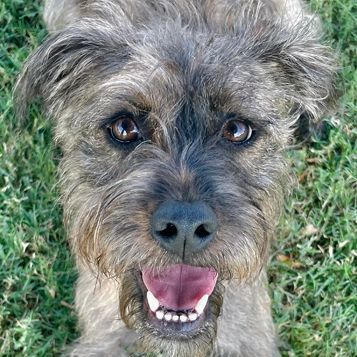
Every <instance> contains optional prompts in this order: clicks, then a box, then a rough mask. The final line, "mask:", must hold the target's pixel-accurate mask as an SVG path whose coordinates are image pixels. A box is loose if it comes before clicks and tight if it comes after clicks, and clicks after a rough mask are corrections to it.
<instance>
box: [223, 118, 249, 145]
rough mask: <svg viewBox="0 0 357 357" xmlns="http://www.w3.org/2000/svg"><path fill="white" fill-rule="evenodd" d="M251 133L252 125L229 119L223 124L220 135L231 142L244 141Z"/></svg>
mask: <svg viewBox="0 0 357 357" xmlns="http://www.w3.org/2000/svg"><path fill="white" fill-rule="evenodd" d="M252 134H253V129H252V127H251V126H250V125H249V124H247V123H245V122H243V121H240V120H229V121H227V122H226V123H225V124H224V127H223V132H222V136H223V137H224V138H225V139H227V140H229V141H231V142H233V143H238V144H241V143H244V142H246V141H248V140H249V139H250V138H251V137H252Z"/></svg>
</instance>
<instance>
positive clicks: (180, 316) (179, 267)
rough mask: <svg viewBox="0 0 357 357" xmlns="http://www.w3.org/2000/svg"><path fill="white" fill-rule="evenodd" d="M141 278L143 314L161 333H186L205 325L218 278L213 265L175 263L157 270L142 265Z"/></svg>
mask: <svg viewBox="0 0 357 357" xmlns="http://www.w3.org/2000/svg"><path fill="white" fill-rule="evenodd" d="M141 278H142V280H143V283H144V284H143V285H144V287H145V288H146V289H145V290H144V292H143V293H144V294H143V295H144V299H143V300H144V303H143V308H144V310H145V312H146V317H147V319H148V322H149V323H150V324H151V325H152V326H153V327H154V328H155V329H157V330H158V331H159V333H160V334H162V335H164V336H169V337H170V338H174V337H175V336H177V335H179V336H180V337H185V336H186V337H189V336H192V335H194V334H196V333H197V331H198V330H200V329H202V328H203V327H204V324H205V321H206V319H207V318H208V317H209V315H210V314H209V297H210V295H211V294H212V292H213V290H214V288H215V285H216V281H217V273H216V272H215V271H214V270H213V269H209V268H201V267H193V266H189V265H183V264H176V265H172V266H169V267H167V268H165V269H160V270H157V271H155V270H150V269H144V270H143V271H141Z"/></svg>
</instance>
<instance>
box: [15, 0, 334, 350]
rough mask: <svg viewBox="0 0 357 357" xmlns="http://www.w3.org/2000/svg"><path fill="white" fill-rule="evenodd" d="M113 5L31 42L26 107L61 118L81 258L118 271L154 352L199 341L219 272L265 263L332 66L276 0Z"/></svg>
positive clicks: (66, 194) (126, 309) (208, 331)
mask: <svg viewBox="0 0 357 357" xmlns="http://www.w3.org/2000/svg"><path fill="white" fill-rule="evenodd" d="M106 3H108V4H110V3H111V2H110V1H107V2H106ZM162 3H163V4H164V3H166V2H162ZM185 3H186V2H182V4H185ZM111 5H112V6H109V5H108V6H105V7H103V8H101V9H99V8H93V9H92V10H91V8H88V9H87V15H86V17H84V18H82V19H80V20H78V21H77V22H76V23H75V24H73V25H69V26H68V27H66V28H64V29H63V30H61V31H60V32H57V33H55V34H53V35H52V36H50V37H49V38H48V39H47V40H46V41H45V42H44V43H43V44H42V45H41V46H40V47H39V48H38V49H37V51H36V52H35V53H34V54H33V55H32V56H31V57H30V59H29V60H28V62H27V64H26V66H25V69H24V72H23V75H22V77H21V79H20V81H19V83H18V87H17V92H18V98H19V99H20V100H19V103H20V104H22V105H24V104H26V103H28V102H29V101H30V100H31V99H32V98H33V97H34V96H40V97H41V98H42V100H43V105H44V108H45V109H46V112H47V114H48V116H50V117H52V118H53V119H54V122H55V137H56V140H57V142H58V143H59V145H60V146H61V148H62V151H63V159H62V163H61V166H60V174H61V182H62V192H63V203H64V208H65V215H66V222H67V223H68V227H69V231H70V237H71V244H72V247H73V249H74V252H75V253H76V256H77V257H78V259H79V263H80V264H86V265H88V266H89V267H90V268H91V269H93V270H94V271H95V272H99V273H103V274H106V275H107V276H109V277H112V278H116V279H118V282H119V290H120V293H119V297H120V302H119V304H120V314H121V317H122V319H123V320H124V321H125V322H126V324H127V325H128V326H130V327H132V328H134V329H137V330H138V331H140V333H141V335H142V336H143V338H144V340H145V343H146V344H147V345H149V346H151V349H156V350H160V349H161V348H163V347H164V346H166V343H169V345H167V346H170V348H169V350H170V349H171V350H175V349H177V351H179V349H182V350H183V349H188V350H189V351H196V352H197V351H204V350H205V349H206V348H207V346H209V345H210V344H211V341H212V337H213V336H214V335H215V333H216V319H217V317H218V315H219V312H220V307H221V305H222V289H223V286H224V284H225V282H227V281H229V280H230V279H236V280H237V281H241V282H243V281H247V280H252V279H254V278H255V277H256V276H257V275H258V274H259V272H260V271H261V269H262V267H263V266H264V264H265V262H266V258H267V250H268V246H269V241H270V239H271V237H272V235H273V231H274V226H275V224H276V221H277V218H278V215H279V212H280V208H281V204H282V198H283V194H284V191H285V188H286V187H287V186H288V176H289V175H288V171H289V170H288V169H287V166H286V163H285V161H284V159H283V152H284V149H285V148H286V147H287V145H288V144H289V143H290V140H291V138H292V136H293V133H294V130H295V128H296V126H298V125H299V118H300V117H301V116H302V115H304V117H305V118H309V120H311V121H313V122H316V121H318V119H319V118H320V116H321V115H322V113H323V112H325V110H326V109H327V108H328V105H329V103H330V101H331V97H332V96H333V81H332V78H333V70H334V68H333V63H332V60H331V56H330V53H329V51H328V49H326V48H325V47H323V46H321V45H320V44H319V42H318V38H316V36H315V30H314V25H312V24H309V23H307V22H306V20H304V18H303V16H301V18H300V19H298V20H296V21H295V22H292V23H291V24H290V25H288V24H287V23H286V22H284V21H281V19H279V18H278V19H275V17H276V14H275V13H273V8H265V7H260V8H258V9H255V8H253V7H252V6H250V7H247V8H244V7H243V6H244V5H236V6H237V8H236V9H233V8H224V7H216V8H214V6H215V5H214V4H213V3H209V4H208V5H207V8H205V9H197V8H194V5H192V8H189V7H187V6H183V5H182V6H181V7H180V3H177V4H176V6H175V7H171V6H169V2H168V3H167V8H166V9H161V8H159V7H154V6H152V5H145V6H144V5H143V6H144V7H145V9H141V10H140V11H139V8H137V9H136V10H135V9H134V10H133V9H131V10H130V11H129V10H127V12H126V9H124V10H123V9H122V10H120V9H118V8H116V7H115V6H114V5H113V4H111ZM186 5H187V4H186ZM150 6H151V7H150ZM190 6H191V5H190ZM239 6H240V7H239ZM269 9H270V10H269ZM144 10H145V11H144ZM233 10H234V11H233ZM224 19H225V20H224ZM175 341H180V343H177V344H175V343H174V342H175ZM196 354H197V353H196Z"/></svg>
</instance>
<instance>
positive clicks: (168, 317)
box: [165, 312, 172, 321]
mask: <svg viewBox="0 0 357 357" xmlns="http://www.w3.org/2000/svg"><path fill="white" fill-rule="evenodd" d="M171 319H172V314H171V312H167V313H166V314H165V320H166V321H171Z"/></svg>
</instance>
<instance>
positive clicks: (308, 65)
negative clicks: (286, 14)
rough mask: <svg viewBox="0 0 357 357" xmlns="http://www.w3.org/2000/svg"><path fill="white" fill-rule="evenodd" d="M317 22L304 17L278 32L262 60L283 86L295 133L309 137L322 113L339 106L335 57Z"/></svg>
mask: <svg viewBox="0 0 357 357" xmlns="http://www.w3.org/2000/svg"><path fill="white" fill-rule="evenodd" d="M318 33H319V31H318V30H317V26H316V22H314V21H312V20H311V19H310V20H309V21H304V22H303V21H302V22H299V23H296V24H295V25H291V27H290V29H289V28H284V29H283V28H282V29H280V30H279V31H276V32H275V38H274V40H273V41H272V42H271V45H270V46H269V45H268V43H269V39H267V42H266V43H265V45H264V46H266V47H265V49H266V51H264V54H263V55H262V57H261V58H262V60H263V61H264V62H265V63H266V64H268V66H269V65H271V66H272V72H275V74H273V75H274V76H276V80H277V82H278V83H279V84H280V85H281V86H282V87H283V88H284V93H286V97H287V100H288V102H289V108H290V113H289V114H290V115H292V116H293V117H295V118H296V123H295V133H296V136H297V137H298V139H306V138H307V137H309V136H310V134H311V132H314V131H316V129H317V130H318V129H319V128H320V127H321V126H322V120H321V119H322V117H323V116H324V115H326V114H328V113H330V112H331V111H332V110H333V109H334V108H335V106H336V98H337V91H336V78H337V76H336V73H337V66H336V58H335V56H334V54H333V51H332V50H331V49H330V48H329V47H327V46H324V45H323V44H321V43H322V41H321V38H320V36H319V35H318Z"/></svg>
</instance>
